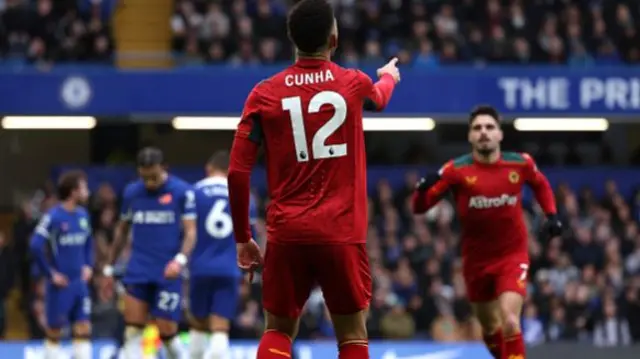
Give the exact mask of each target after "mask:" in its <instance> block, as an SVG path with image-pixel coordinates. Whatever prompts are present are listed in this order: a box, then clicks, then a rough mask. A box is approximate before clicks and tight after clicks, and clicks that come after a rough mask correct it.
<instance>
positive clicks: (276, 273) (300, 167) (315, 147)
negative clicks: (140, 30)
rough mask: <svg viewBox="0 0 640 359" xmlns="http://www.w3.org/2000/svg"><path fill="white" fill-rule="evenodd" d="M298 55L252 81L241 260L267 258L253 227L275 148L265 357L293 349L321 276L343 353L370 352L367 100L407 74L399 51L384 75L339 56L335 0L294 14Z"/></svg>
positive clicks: (241, 182) (357, 356)
mask: <svg viewBox="0 0 640 359" xmlns="http://www.w3.org/2000/svg"><path fill="white" fill-rule="evenodd" d="M287 27H288V33H289V37H290V38H291V40H292V42H293V43H294V45H295V47H296V55H297V56H296V57H297V60H296V62H295V63H294V64H293V65H291V66H289V67H288V68H286V69H285V70H283V71H282V72H280V73H278V74H276V75H274V76H273V77H271V78H269V79H267V80H264V81H262V82H261V83H259V84H258V85H256V87H255V88H254V89H253V90H252V91H251V93H250V94H249V97H248V98H247V101H246V103H245V107H244V111H243V114H242V119H241V122H240V124H239V126H238V130H237V132H236V136H235V140H234V143H233V146H232V150H231V163H230V170H229V198H230V201H231V212H232V217H233V222H234V230H235V238H236V240H237V242H238V256H239V258H238V262H239V264H240V266H241V267H244V268H248V269H252V267H253V266H255V265H256V264H257V263H258V262H259V261H260V260H261V257H260V253H259V248H258V246H257V244H256V243H255V242H254V241H253V240H252V239H251V234H250V229H249V222H248V219H249V216H248V208H249V186H250V183H249V182H250V173H251V169H252V167H253V165H254V164H255V163H256V160H257V154H258V150H259V148H260V147H262V148H263V149H264V152H265V165H266V171H267V187H268V195H269V198H270V203H269V206H268V208H267V214H266V221H267V241H268V244H267V249H266V254H265V257H264V269H263V275H262V281H263V305H264V308H265V311H266V312H267V313H266V331H265V334H264V336H263V337H262V339H261V341H260V345H259V348H258V354H257V357H258V359H268V358H278V359H280V358H282V357H288V356H290V355H291V339H292V338H293V337H294V336H295V334H296V330H297V325H298V318H299V316H300V312H301V310H302V308H303V306H304V304H305V302H306V300H307V298H308V296H309V294H310V292H311V290H312V289H313V288H314V287H315V286H316V285H319V286H320V287H321V288H322V291H323V294H324V297H325V301H326V304H327V307H328V308H329V311H330V312H331V314H332V319H333V324H334V327H335V332H336V337H337V340H338V342H339V348H340V350H339V351H340V358H349V359H364V358H368V348H367V331H366V315H365V311H366V309H367V308H368V306H369V301H370V298H371V276H370V270H369V263H368V256H367V252H366V247H365V242H366V237H367V223H368V220H367V189H366V154H365V144H364V133H363V119H362V114H363V110H374V111H379V110H382V109H383V108H384V107H385V106H386V105H387V103H388V102H389V99H390V98H391V93H392V91H393V89H394V86H395V84H396V83H397V82H398V81H399V79H400V76H399V72H398V69H397V67H396V61H397V60H395V59H394V60H392V61H391V62H390V63H389V64H387V65H386V66H384V67H382V68H381V69H379V70H378V76H379V77H380V80H379V81H378V82H377V83H375V84H374V83H373V82H372V80H371V79H370V78H369V77H368V76H367V75H366V74H364V73H362V72H361V71H358V70H351V69H345V68H342V67H340V66H338V65H337V64H335V63H333V62H331V60H330V58H331V54H332V52H333V50H335V48H336V46H337V43H338V40H337V39H338V37H337V24H336V20H335V18H334V15H333V9H332V7H331V5H330V4H329V3H328V2H327V1H326V0H303V1H300V2H298V3H297V5H295V6H294V7H293V9H292V10H291V12H290V13H289V16H288V19H287Z"/></svg>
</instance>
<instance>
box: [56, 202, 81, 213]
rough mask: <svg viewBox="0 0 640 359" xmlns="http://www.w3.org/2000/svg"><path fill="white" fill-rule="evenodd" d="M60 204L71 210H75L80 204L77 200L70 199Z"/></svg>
mask: <svg viewBox="0 0 640 359" xmlns="http://www.w3.org/2000/svg"><path fill="white" fill-rule="evenodd" d="M60 205H61V206H62V208H64V209H65V210H66V211H69V212H73V211H75V210H76V207H77V206H78V204H77V203H76V202H75V201H73V200H70V199H68V200H66V201H62V202H61V203H60Z"/></svg>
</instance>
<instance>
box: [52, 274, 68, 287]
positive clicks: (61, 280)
mask: <svg viewBox="0 0 640 359" xmlns="http://www.w3.org/2000/svg"><path fill="white" fill-rule="evenodd" d="M51 282H53V284H54V285H55V286H56V287H61V288H62V287H66V286H67V285H69V280H68V279H67V277H66V276H65V275H64V274H62V273H58V272H53V273H52V274H51Z"/></svg>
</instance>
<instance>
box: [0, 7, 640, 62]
mask: <svg viewBox="0 0 640 359" xmlns="http://www.w3.org/2000/svg"><path fill="white" fill-rule="evenodd" d="M332 2H333V3H334V5H335V8H336V10H337V11H336V16H337V19H338V23H339V25H340V48H339V49H338V52H337V59H338V60H339V61H340V62H342V63H344V64H346V65H353V66H356V65H357V66H363V65H379V64H382V63H383V62H384V60H385V59H387V58H389V57H390V56H399V57H400V59H401V61H402V62H403V63H404V64H412V65H413V66H416V67H426V68H429V67H437V66H441V65H455V64H476V65H483V64H487V63H495V64H514V65H517V64H522V65H525V64H538V63H551V64H570V65H574V66H591V65H595V64H607V65H614V64H621V63H638V62H640V37H639V35H638V34H639V32H638V31H639V24H640V22H639V21H640V17H639V16H640V5H639V4H638V2H637V1H634V0H626V1H625V0H607V1H605V0H590V1H582V0H531V1H524V0H483V1H476V0H448V1H445V0H380V1H373V0H362V1H358V0H332ZM290 3H291V1H286V0H176V1H175V12H174V14H173V16H171V18H170V20H169V22H170V29H171V32H172V34H173V40H172V42H173V44H172V47H173V51H174V52H175V54H177V55H178V56H177V59H178V60H179V63H182V64H186V65H188V64H203V63H216V64H221V63H224V64H233V65H257V64H271V63H276V62H281V61H289V60H290V59H291V58H292V49H291V46H290V44H289V41H288V40H287V35H286V30H285V29H286V27H285V21H286V13H287V9H288V6H289V5H290ZM119 6H127V2H126V1H117V0H56V1H54V0H1V1H0V58H2V59H3V60H4V61H11V62H17V63H20V62H28V63H37V64H41V65H47V64H50V63H52V62H70V61H91V62H93V63H110V62H111V61H112V60H113V56H112V54H113V50H114V45H113V36H112V33H111V30H110V20H111V16H112V15H114V13H115V14H117V11H118V10H117V9H118V7H119Z"/></svg>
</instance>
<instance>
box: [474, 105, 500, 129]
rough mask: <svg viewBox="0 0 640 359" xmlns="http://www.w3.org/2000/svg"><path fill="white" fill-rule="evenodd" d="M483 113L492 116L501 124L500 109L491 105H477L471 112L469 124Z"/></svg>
mask: <svg viewBox="0 0 640 359" xmlns="http://www.w3.org/2000/svg"><path fill="white" fill-rule="evenodd" d="M481 115H486V116H491V117H493V119H494V120H496V123H498V125H499V124H500V113H498V110H496V109H495V108H494V107H493V106H490V105H480V106H476V107H475V108H474V109H473V110H472V111H471V113H470V114H469V125H471V124H472V123H473V120H475V119H476V117H478V116H481Z"/></svg>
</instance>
